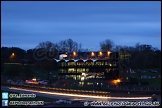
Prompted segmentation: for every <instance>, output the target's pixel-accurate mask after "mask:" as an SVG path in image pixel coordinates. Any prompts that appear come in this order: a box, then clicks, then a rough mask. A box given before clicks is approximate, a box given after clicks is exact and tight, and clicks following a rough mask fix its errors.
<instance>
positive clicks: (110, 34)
mask: <svg viewBox="0 0 162 108" xmlns="http://www.w3.org/2000/svg"><path fill="white" fill-rule="evenodd" d="M1 32H2V33H1V44H2V45H1V46H6V47H12V46H13V47H20V48H22V49H25V50H27V49H31V48H35V47H36V46H37V45H38V44H39V43H40V42H45V41H51V42H53V43H56V42H59V41H61V40H65V39H68V38H71V39H73V40H74V41H76V42H78V43H82V46H83V48H88V49H93V50H99V42H100V41H103V40H105V39H111V40H112V41H113V42H114V43H115V44H116V45H127V46H135V44H136V43H138V42H139V43H140V44H148V45H152V46H153V47H156V48H158V49H161V2H160V1H156V2H153V1H150V2H149V1H148V2H137V1H136V2H135V1H134V2H131V1H130V2H126V1H125V2H124V1H122V2H118V1H116V2H112V1H102V2H99V1H75V2H73V1H68V2H65V1H60V2H58V1H47V2H45V1H38V2H36V1H26V2H23V1H21V2H20V1H14V2H12V1H6V2H5V1H2V2H1Z"/></svg>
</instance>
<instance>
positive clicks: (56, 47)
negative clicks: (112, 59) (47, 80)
mask: <svg viewBox="0 0 162 108" xmlns="http://www.w3.org/2000/svg"><path fill="white" fill-rule="evenodd" d="M99 45H100V51H111V52H125V53H129V54H130V55H131V57H130V67H131V68H132V69H149V68H161V50H159V49H158V48H155V47H152V46H151V45H147V44H140V43H137V44H136V45H135V46H122V45H115V43H114V42H113V41H112V40H110V39H106V40H104V41H101V42H100V43H99ZM73 51H75V52H90V50H89V49H84V48H82V44H81V43H78V42H75V41H73V40H72V39H65V40H62V41H60V42H58V43H53V42H50V41H46V42H41V43H39V44H38V45H37V46H36V47H35V48H33V49H29V50H23V49H21V48H18V47H1V66H2V64H3V63H4V62H19V63H22V64H24V63H27V64H36V66H37V67H38V68H39V67H42V66H44V65H42V63H44V64H47V63H46V62H47V61H48V62H49V60H47V59H46V58H43V59H41V61H42V63H41V62H40V59H39V60H38V59H37V58H38V55H39V53H41V52H45V53H48V55H49V56H50V55H53V56H50V57H51V58H53V57H55V56H56V54H58V53H60V52H62V53H65V52H73ZM53 52H54V53H55V54H50V53H53ZM12 53H14V55H13V57H12V56H11V55H12ZM45 53H42V55H41V54H40V55H39V57H41V58H42V57H43V56H44V55H43V54H45ZM50 62H53V61H50ZM52 66H53V65H52ZM52 66H51V67H52ZM44 69H47V70H49V71H50V70H51V68H50V66H49V65H48V64H47V66H45V68H44Z"/></svg>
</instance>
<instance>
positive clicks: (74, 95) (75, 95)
mask: <svg viewBox="0 0 162 108" xmlns="http://www.w3.org/2000/svg"><path fill="white" fill-rule="evenodd" d="M9 89H13V90H23V91H28V92H29V91H30V92H36V93H44V94H52V95H63V96H73V97H87V98H100V99H101V98H102V99H150V98H151V97H104V96H87V95H79V94H78V95H77V94H62V93H53V92H45V91H38V90H27V89H21V88H15V87H11V88H9Z"/></svg>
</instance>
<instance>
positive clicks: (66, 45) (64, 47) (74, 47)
mask: <svg viewBox="0 0 162 108" xmlns="http://www.w3.org/2000/svg"><path fill="white" fill-rule="evenodd" d="M57 45H58V46H59V51H61V52H66V51H67V52H73V51H76V52H78V51H82V44H81V43H80V44H78V43H77V42H75V41H73V40H72V39H66V40H62V41H60V42H59V43H58V44H57Z"/></svg>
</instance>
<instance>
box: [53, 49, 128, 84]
mask: <svg viewBox="0 0 162 108" xmlns="http://www.w3.org/2000/svg"><path fill="white" fill-rule="evenodd" d="M66 55H67V56H65V58H63V56H62V57H61V59H60V60H56V59H55V60H56V61H57V63H58V69H59V73H58V76H59V79H66V80H68V79H69V80H70V79H71V80H75V81H78V83H79V84H84V83H85V82H91V83H94V81H95V82H96V80H97V81H113V80H120V81H121V82H129V80H130V77H129V75H130V68H129V55H128V54H123V53H118V52H114V53H111V52H86V53H78V54H77V53H76V52H73V53H70V54H66Z"/></svg>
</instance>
